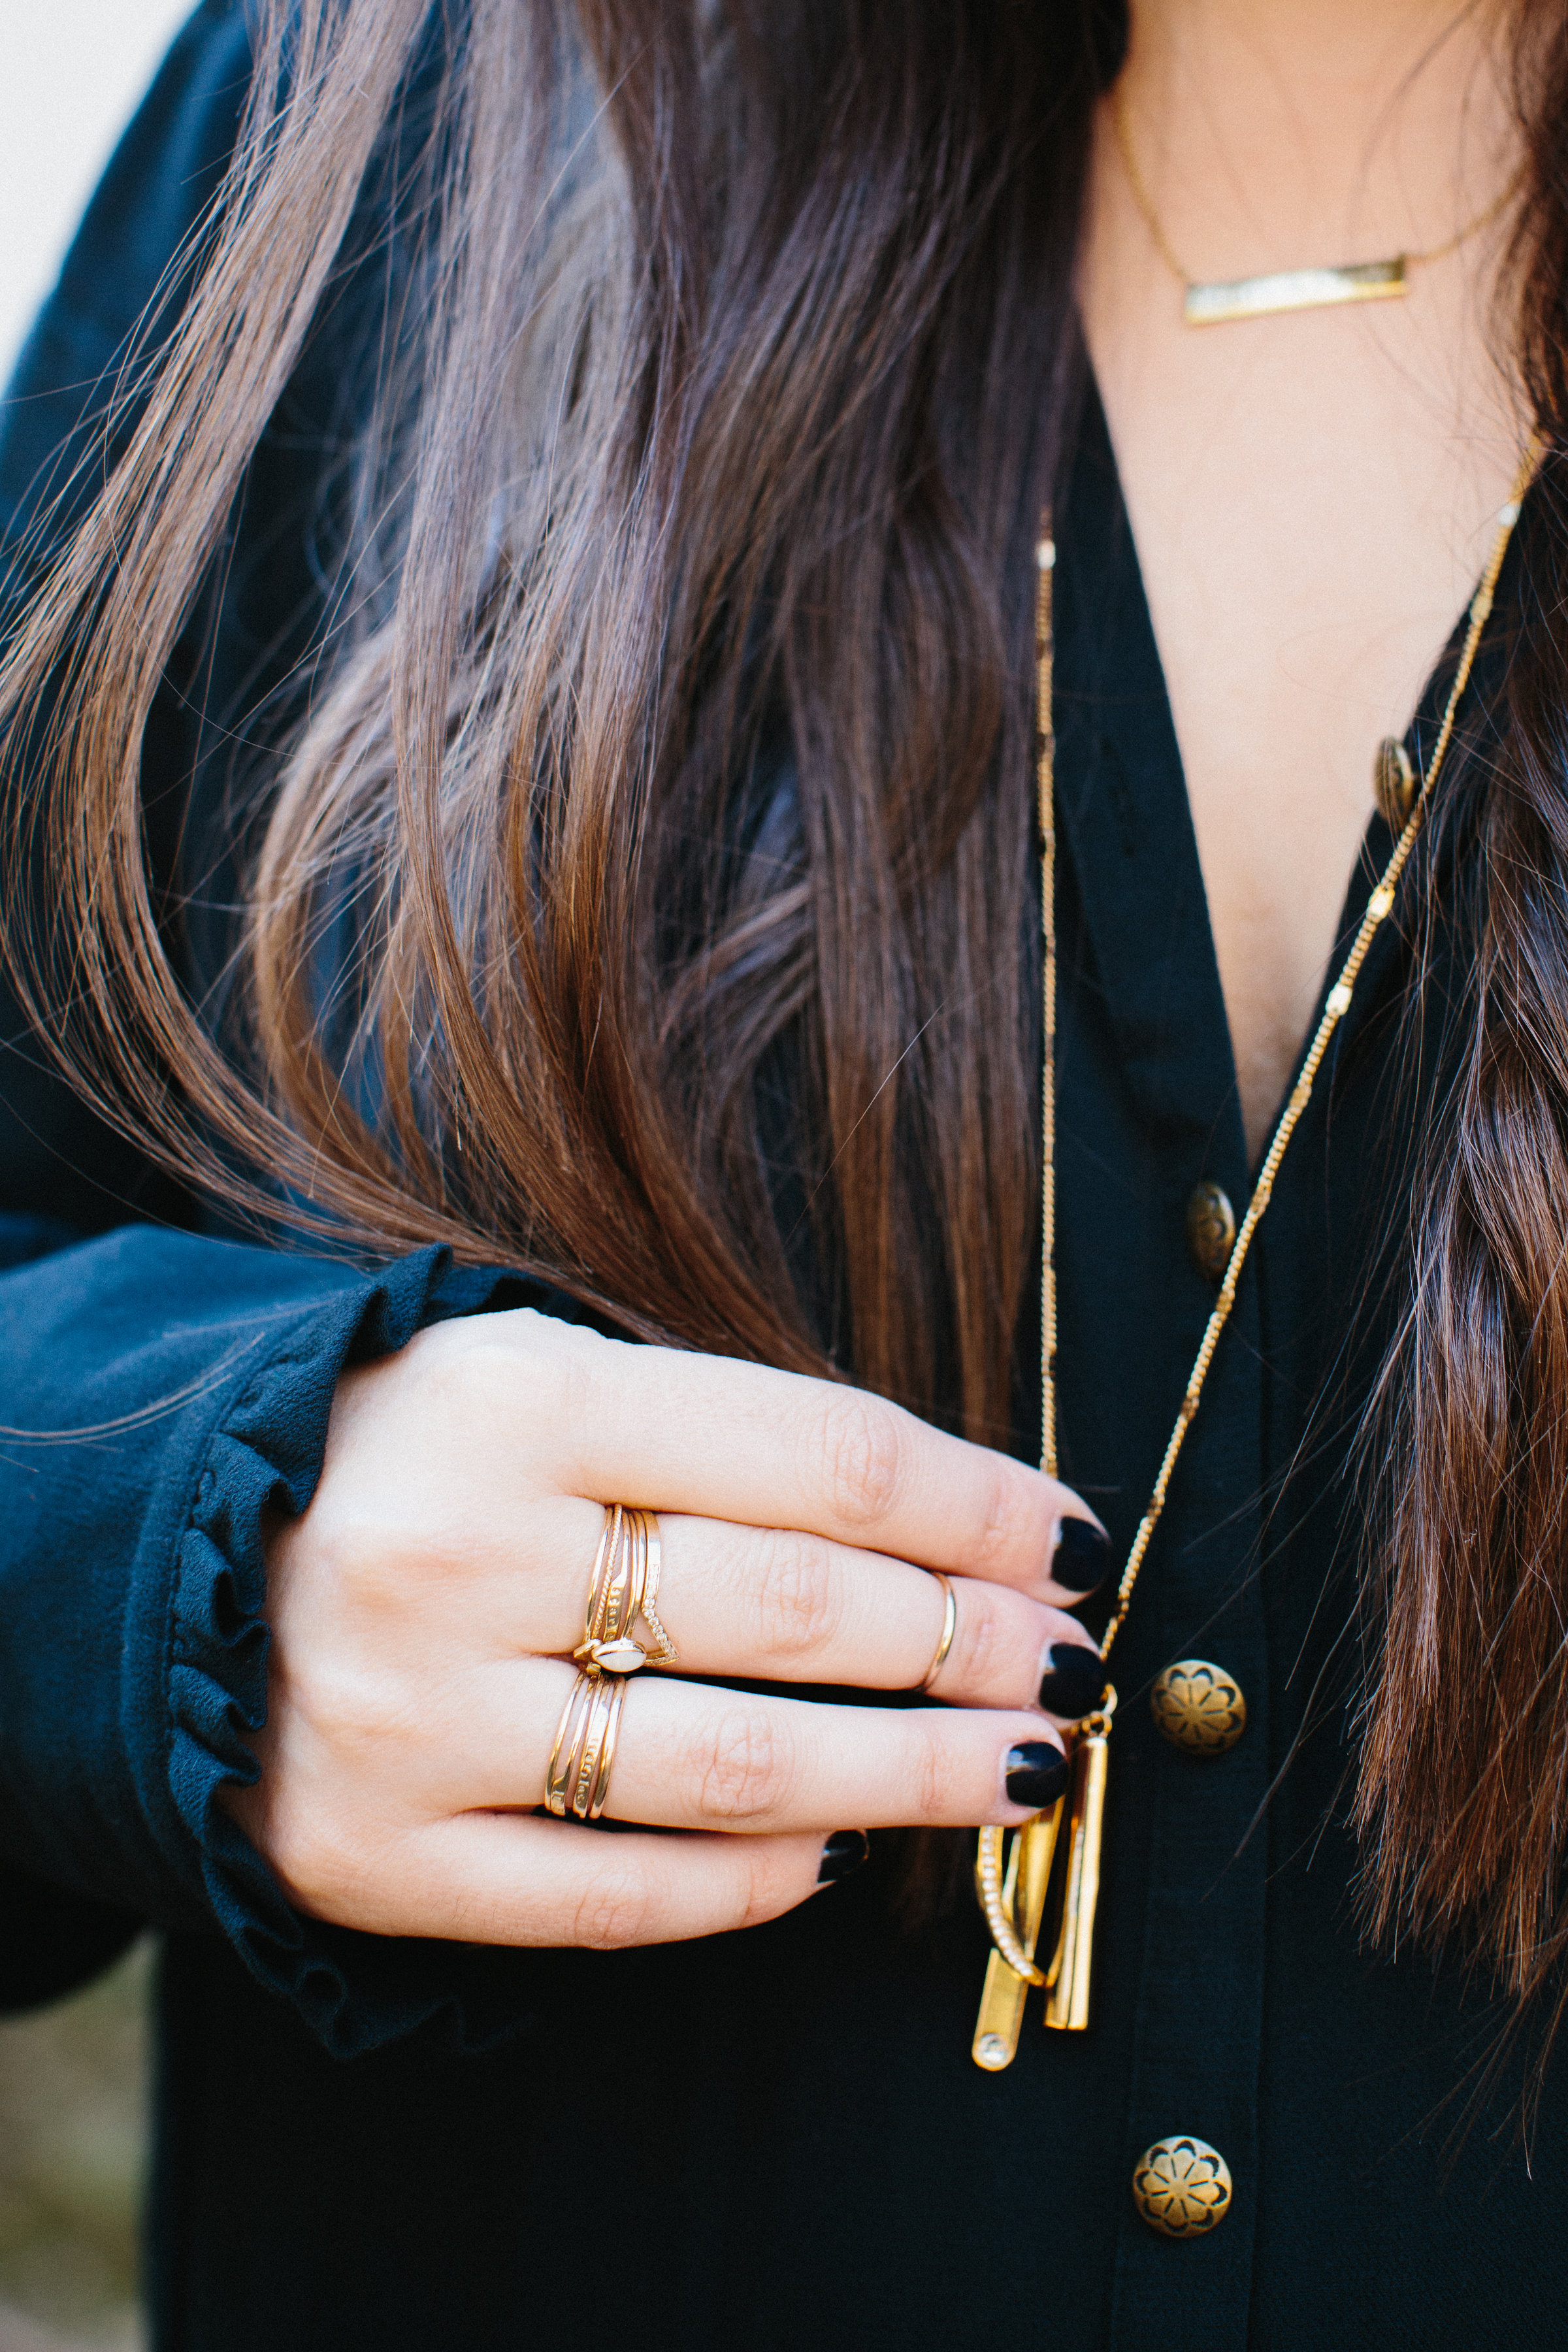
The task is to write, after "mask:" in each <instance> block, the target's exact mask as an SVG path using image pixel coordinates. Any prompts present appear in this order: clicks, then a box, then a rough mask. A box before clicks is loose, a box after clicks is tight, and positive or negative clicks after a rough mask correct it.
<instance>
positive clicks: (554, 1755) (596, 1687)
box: [544, 1503, 679, 1822]
mask: <svg viewBox="0 0 1568 2352" xmlns="http://www.w3.org/2000/svg"><path fill="white" fill-rule="evenodd" d="M661 1564H662V1551H661V1547H660V1543H659V1534H658V1514H657V1512H654V1511H639V1510H634V1509H633V1508H632V1507H630V1506H629V1505H627V1504H626V1503H611V1504H608V1505H606V1506H605V1524H604V1527H603V1528H602V1529H601V1531H600V1535H599V1548H598V1549H597V1551H595V1554H594V1567H593V1572H592V1574H591V1575H590V1576H589V1579H588V1599H587V1604H586V1606H585V1608H584V1612H583V1639H582V1640H581V1642H579V1643H578V1644H577V1647H576V1648H575V1650H574V1652H573V1653H572V1655H573V1657H574V1660H575V1661H576V1664H577V1669H578V1672H577V1679H576V1681H575V1682H574V1684H573V1685H572V1688H571V1691H570V1693H569V1694H568V1696H567V1700H566V1704H565V1706H563V1708H562V1710H561V1720H560V1722H559V1723H558V1724H557V1726H556V1727H555V1745H554V1747H553V1748H552V1749H551V1751H550V1769H549V1770H548V1771H547V1773H546V1774H545V1780H544V1801H545V1803H546V1804H547V1805H548V1806H549V1808H550V1811H552V1813H554V1814H555V1815H556V1816H557V1817H558V1818H559V1819H562V1820H563V1819H564V1818H565V1816H566V1815H567V1814H568V1813H570V1814H571V1815H572V1817H573V1819H574V1821H579V1822H596V1821H597V1820H598V1818H599V1816H600V1814H601V1813H602V1812H603V1811H604V1810H605V1799H606V1797H607V1796H608V1795H609V1793H610V1767H611V1766H612V1764H613V1763H614V1762H615V1760H616V1739H617V1738H619V1736H620V1728H621V1709H622V1707H623V1706H625V1705H626V1677H627V1675H635V1674H637V1673H638V1672H640V1670H641V1669H642V1668H643V1667H644V1666H646V1665H650V1664H651V1665H657V1666H667V1665H671V1664H674V1662H675V1660H676V1658H677V1657H678V1655H679V1652H678V1651H677V1649H676V1646H675V1643H673V1642H672V1641H671V1640H670V1638H669V1635H668V1633H667V1632H666V1630H665V1627H664V1622H663V1620H662V1619H661V1618H660V1616H659V1613H658V1578H659V1569H660V1566H661ZM639 1617H640V1618H641V1619H642V1622H643V1623H644V1624H645V1625H646V1626H647V1630H648V1632H649V1633H651V1634H652V1636H653V1647H652V1648H651V1649H649V1648H647V1647H645V1645H644V1644H643V1643H641V1642H639V1641H637V1639H636V1637H635V1634H634V1632H633V1628H634V1627H635V1626H636V1624H637V1620H638V1618H639Z"/></svg>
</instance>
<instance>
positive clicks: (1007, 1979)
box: [970, 1684, 1116, 2074]
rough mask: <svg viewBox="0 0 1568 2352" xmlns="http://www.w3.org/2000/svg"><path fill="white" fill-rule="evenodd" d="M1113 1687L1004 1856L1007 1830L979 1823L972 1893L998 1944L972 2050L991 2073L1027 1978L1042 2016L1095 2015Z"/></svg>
mask: <svg viewBox="0 0 1568 2352" xmlns="http://www.w3.org/2000/svg"><path fill="white" fill-rule="evenodd" d="M1115 1711H1116V1693H1115V1691H1114V1690H1113V1689H1112V1688H1111V1687H1110V1685H1109V1684H1108V1685H1107V1686H1106V1692H1105V1697H1104V1700H1103V1702H1102V1704H1101V1706H1100V1708H1099V1709H1098V1711H1097V1712H1096V1713H1095V1714H1093V1715H1090V1716H1086V1717H1084V1719H1083V1721H1082V1723H1081V1724H1079V1727H1078V1732H1077V1736H1076V1738H1074V1741H1073V1750H1072V1782H1071V1786H1070V1789H1069V1790H1068V1794H1067V1795H1066V1796H1065V1797H1058V1800H1057V1801H1056V1803H1055V1804H1054V1805H1053V1806H1052V1807H1051V1810H1050V1811H1049V1812H1047V1813H1037V1814H1036V1816H1035V1818H1034V1820H1033V1821H1032V1822H1025V1823H1024V1825H1023V1827H1022V1829H1020V1830H1018V1831H1017V1832H1016V1834H1015V1836H1014V1839H1013V1845H1012V1851H1011V1853H1008V1854H1007V1856H1006V1866H1005V1871H1004V1867H1003V1855H1004V1850H1005V1844H1006V1832H1005V1831H1004V1830H999V1829H987V1830H982V1831H981V1832H980V1845H979V1850H978V1853H976V1856H975V1864H974V1891H975V1894H976V1895H978V1897H979V1900H980V1907H981V1909H982V1910H983V1911H984V1914H985V1916H986V1920H987V1922H988V1924H989V1926H990V1928H991V1937H992V1942H993V1945H994V1949H993V1951H992V1953H991V1957H990V1958H989V1959H988V1960H987V1962H986V1964H985V1985H984V1990H983V1991H982V1993H981V1996H980V2014H979V2016H978V2017H977V2018H976V2020H975V2022H974V2039H973V2042H972V2043H971V2045H970V2055H971V2057H972V2058H973V2061H974V2063H975V2064H976V2065H977V2066H981V2067H984V2070H985V2072H986V2073H987V2074H1000V2073H1001V2072H1002V2070H1003V2068H1004V2067H1005V2066H1010V2065H1011V2064H1012V2063H1013V2061H1014V2059H1015V2057H1016V2055H1017V2051H1018V2036H1019V2033H1020V2032H1021V2031H1022V2028H1023V2022H1024V2004H1025V2002H1026V2000H1028V1997H1029V1987H1030V1986H1031V1985H1044V1986H1045V1987H1046V1988H1047V1996H1048V1997H1047V2003H1046V2023H1047V2025H1051V2026H1055V2027H1057V2028H1058V2030H1059V2031H1061V2032H1068V2033H1081V2032H1083V2030H1084V2028H1085V2027H1086V2026H1087V2025H1088V2023H1089V1993H1090V1989H1091V1982H1092V1977H1093V1968H1094V1923H1095V1913H1096V1911H1097V1910H1098V1908H1099V1905H1100V1842H1101V1839H1102V1837H1103V1835H1104V1830H1105V1786H1106V1780H1107V1777H1108V1773H1109V1769H1110V1718H1111V1717H1112V1715H1113V1714H1114V1713H1115ZM1064 1813H1066V1815H1067V1822H1068V1834H1067V1838H1066V1841H1065V1853H1066V1868H1065V1873H1064V1874H1063V1882H1062V1888H1061V1895H1060V1907H1059V1911H1058V1928H1057V1938H1056V1946H1055V1948H1054V1950H1053V1953H1052V1956H1051V1962H1050V1966H1049V1967H1048V1968H1047V1969H1043V1970H1042V1969H1040V1968H1039V1967H1038V1966H1037V1962H1036V1959H1035V1951H1036V1947H1037V1944H1038V1941H1039V1935H1040V1927H1041V1925H1042V1923H1043V1921H1044V1919H1045V1916H1046V1906H1047V1897H1048V1895H1049V1891H1050V1884H1051V1878H1052V1864H1053V1863H1054V1862H1055V1861H1056V1858H1057V1852H1058V1843H1062V1841H1061V1839H1060V1831H1061V1823H1062V1816H1063V1814H1064Z"/></svg>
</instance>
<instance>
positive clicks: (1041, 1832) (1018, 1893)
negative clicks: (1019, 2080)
mask: <svg viewBox="0 0 1568 2352" xmlns="http://www.w3.org/2000/svg"><path fill="white" fill-rule="evenodd" d="M1066 1804H1067V1800H1066V1798H1065V1797H1058V1799H1057V1801H1056V1803H1055V1804H1054V1805H1053V1806H1052V1807H1051V1809H1050V1811H1049V1812H1046V1813H1037V1814H1036V1816H1035V1818H1034V1820H1033V1821H1032V1822H1025V1823H1024V1826H1023V1828H1022V1829H1021V1830H1019V1832H1017V1834H1016V1837H1015V1838H1014V1840H1013V1851H1012V1853H1011V1854H1010V1855H1009V1856H1008V1859H1007V1875H1006V1877H1005V1880H1004V1881H1003V1885H1002V1900H1003V1904H1004V1906H1005V1909H1006V1912H1007V1916H1008V1917H1009V1918H1010V1919H1011V1920H1012V1922H1013V1929H1014V1933H1015V1934H1016V1937H1017V1938H1018V1941H1019V1943H1020V1944H1021V1945H1022V1946H1023V1948H1024V1953H1025V1957H1026V1958H1028V1959H1031V1960H1032V1959H1033V1958H1034V1957H1035V1946H1036V1945H1037V1943H1038V1941H1039V1937H1040V1922H1041V1920H1042V1919H1043V1918H1044V1917H1045V1916H1046V1895H1047V1889H1048V1888H1049V1885H1050V1883H1051V1864H1052V1861H1053V1860H1054V1858H1055V1855H1056V1850H1057V1832H1058V1828H1059V1827H1060V1825H1061V1818H1062V1813H1063V1811H1064V1809H1065V1807H1066ZM1028 1997H1029V1986H1028V1981H1027V1979H1026V1978H1024V1977H1021V1976H1020V1975H1019V1974H1018V1972H1017V1970H1016V1969H1013V1968H1010V1967H1009V1966H1008V1964H1007V1962H1006V1961H1005V1959H1004V1958H1003V1957H1002V1954H1001V1953H1000V1952H998V1951H995V1950H993V1952H992V1954H991V1958H989V1960H988V1961H987V1962H986V1964H985V1986H984V1991H983V1992H982V1993H981V1996H980V2015H979V2016H978V2018H977V2019H976V2020H975V2023H974V2040H973V2042H972V2043H971V2045H970V2053H969V2054H970V2056H971V2057H972V2058H973V2061H974V2063H975V2064H976V2065H977V2066H983V2067H984V2069H985V2072H986V2073H987V2074H1000V2073H1001V2071H1002V2069H1003V2067H1004V2066H1010V2065H1011V2064H1012V2063H1013V2061H1014V2058H1015V2057H1016V2055H1017V2050H1018V2035H1019V2032H1020V2030H1021V2029H1022V2026H1023V2022H1024V2003H1025V2002H1026V2000H1027V1999H1028Z"/></svg>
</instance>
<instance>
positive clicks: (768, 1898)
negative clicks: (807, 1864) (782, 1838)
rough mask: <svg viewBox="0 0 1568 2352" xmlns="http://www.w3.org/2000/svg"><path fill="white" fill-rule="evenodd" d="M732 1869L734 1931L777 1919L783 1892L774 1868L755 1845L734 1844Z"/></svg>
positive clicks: (769, 1857) (746, 1842)
mask: <svg viewBox="0 0 1568 2352" xmlns="http://www.w3.org/2000/svg"><path fill="white" fill-rule="evenodd" d="M735 1843H736V1853H735V1855H734V1860H733V1864H732V1865H731V1866H732V1867H733V1869H734V1871H735V1874H736V1886H735V1911H734V1919H735V1925H736V1927H761V1926H762V1924H763V1921H764V1920H767V1919H774V1918H776V1917H777V1916H778V1913H779V1909H780V1898H781V1895H782V1893H783V1889H782V1887H781V1885H780V1879H781V1873H780V1871H779V1868H778V1864H777V1863H776V1862H775V1860H774V1859H773V1856H772V1854H771V1853H768V1852H767V1851H766V1850H765V1849H764V1850H763V1851H761V1852H759V1851H757V1850H756V1846H755V1841H754V1840H752V1839H749V1838H743V1839H737V1840H736V1842H735Z"/></svg>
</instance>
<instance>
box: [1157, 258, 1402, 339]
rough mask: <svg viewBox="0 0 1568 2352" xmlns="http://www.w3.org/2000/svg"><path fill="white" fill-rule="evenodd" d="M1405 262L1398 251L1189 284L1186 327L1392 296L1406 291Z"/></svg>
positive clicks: (1384, 299)
mask: <svg viewBox="0 0 1568 2352" xmlns="http://www.w3.org/2000/svg"><path fill="white" fill-rule="evenodd" d="M1409 290H1410V280H1409V278H1408V276H1407V274H1406V271H1405V256H1404V254H1402V253H1400V254H1396V255H1395V256H1394V259H1393V260H1392V261H1352V262H1346V263H1344V264H1343V265H1342V266H1341V267H1340V268H1332V269H1276V270H1273V271H1271V272H1270V273H1269V274H1268V276H1267V277H1263V278H1229V279H1226V280H1223V281H1220V282H1218V283H1215V284H1214V285H1210V286H1189V287H1188V288H1187V289H1186V292H1185V294H1184V297H1183V300H1182V316H1183V317H1184V319H1185V320H1186V322H1187V324H1188V326H1189V327H1220V326H1223V325H1224V324H1225V322H1226V320H1227V319H1267V318H1268V317H1269V316H1271V315H1272V314H1273V313H1274V312H1276V311H1284V310H1328V309H1330V308H1331V306H1332V305H1333V304H1335V303H1337V302H1389V301H1396V300H1397V299H1399V297H1400V296H1401V295H1402V294H1405V293H1408V292H1409Z"/></svg>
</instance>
